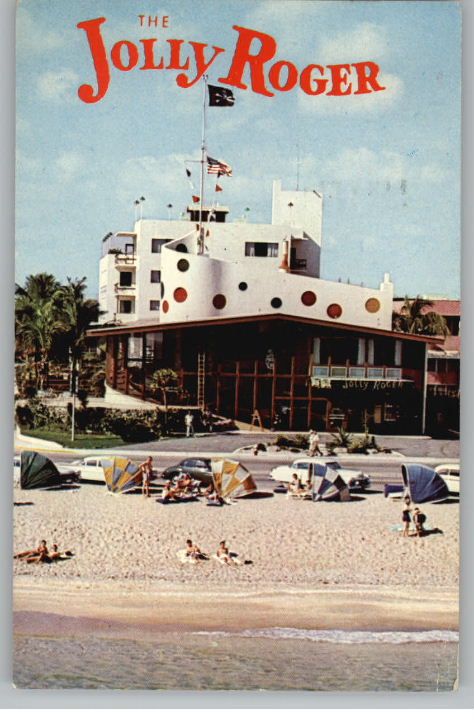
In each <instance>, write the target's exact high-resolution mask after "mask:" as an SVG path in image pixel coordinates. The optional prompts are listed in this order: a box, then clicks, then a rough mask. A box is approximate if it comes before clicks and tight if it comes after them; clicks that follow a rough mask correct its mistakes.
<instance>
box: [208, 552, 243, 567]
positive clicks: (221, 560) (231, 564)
mask: <svg viewBox="0 0 474 720" xmlns="http://www.w3.org/2000/svg"><path fill="white" fill-rule="evenodd" d="M211 557H212V559H213V560H216V561H217V562H218V563H220V564H221V565H227V566H228V567H237V566H238V565H243V564H244V563H243V562H242V560H240V559H239V558H238V556H237V555H235V553H231V555H230V557H229V558H228V560H229V561H230V562H226V560H225V559H224V558H223V557H219V555H217V554H214V555H211Z"/></svg>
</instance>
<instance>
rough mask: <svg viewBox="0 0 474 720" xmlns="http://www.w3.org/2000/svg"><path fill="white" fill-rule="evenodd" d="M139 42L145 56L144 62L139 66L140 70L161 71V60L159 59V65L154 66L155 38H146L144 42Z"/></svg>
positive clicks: (162, 66)
mask: <svg viewBox="0 0 474 720" xmlns="http://www.w3.org/2000/svg"><path fill="white" fill-rule="evenodd" d="M140 42H141V44H142V45H143V52H144V55H145V62H144V64H143V65H142V66H141V68H140V70H163V68H164V65H163V58H161V60H160V64H159V65H155V43H156V38H147V39H146V40H140Z"/></svg>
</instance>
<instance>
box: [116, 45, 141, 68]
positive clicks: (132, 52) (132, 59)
mask: <svg viewBox="0 0 474 720" xmlns="http://www.w3.org/2000/svg"><path fill="white" fill-rule="evenodd" d="M124 47H125V48H127V55H128V65H125V64H124V63H123V62H122V48H124ZM110 58H111V60H112V63H113V64H114V67H116V68H117V70H122V71H123V72H128V71H129V70H133V68H134V67H135V65H137V63H138V59H139V55H138V48H137V46H136V45H134V44H133V43H132V42H130V40H119V41H118V42H116V43H115V45H114V46H113V48H112V50H111V51H110Z"/></svg>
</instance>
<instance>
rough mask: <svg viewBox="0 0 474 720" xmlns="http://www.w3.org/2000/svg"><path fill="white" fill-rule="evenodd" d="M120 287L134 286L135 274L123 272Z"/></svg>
mask: <svg viewBox="0 0 474 720" xmlns="http://www.w3.org/2000/svg"><path fill="white" fill-rule="evenodd" d="M119 285H120V286H121V287H131V286H132V285H133V273H131V272H129V271H127V272H125V271H124V272H121V273H120V282H119Z"/></svg>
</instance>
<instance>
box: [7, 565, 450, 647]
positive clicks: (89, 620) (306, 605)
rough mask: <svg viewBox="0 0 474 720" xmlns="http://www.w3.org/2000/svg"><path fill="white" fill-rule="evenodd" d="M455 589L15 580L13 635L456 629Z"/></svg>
mask: <svg viewBox="0 0 474 720" xmlns="http://www.w3.org/2000/svg"><path fill="white" fill-rule="evenodd" d="M458 615H459V608H458V595H457V588H449V587H446V588H436V589H434V588H432V587H426V588H420V587H417V588H408V589H407V588H400V587H399V586H395V587H391V586H382V587H376V588H374V587H367V586H346V587H338V588H337V589H335V588H320V589H319V588H318V589H314V588H302V587H285V588H278V587H265V588H261V589H259V590H258V591H251V590H249V589H248V588H244V589H242V590H240V589H239V588H237V587H236V588H235V590H234V591H233V592H229V591H228V589H227V590H226V588H225V587H222V588H213V589H212V592H203V591H202V589H199V588H198V587H195V586H187V588H186V589H184V588H181V587H176V586H174V585H167V586H166V587H162V586H152V587H150V586H147V587H140V588H139V587H137V585H136V584H134V585H133V586H132V585H129V584H123V583H114V582H98V583H93V584H91V583H77V582H75V581H72V580H71V581H66V582H65V581H49V582H44V581H42V582H40V583H39V584H38V583H37V582H31V580H28V581H26V582H25V580H24V579H23V578H22V579H20V578H16V579H15V593H14V623H13V627H14V634H15V635H17V636H25V635H47V636H53V637H64V636H68V635H80V634H87V635H90V634H95V635H104V634H105V635H112V636H115V637H134V638H139V639H144V638H150V637H152V636H153V635H158V634H162V633H172V632H174V633H176V632H180V633H185V632H194V631H197V630H199V631H229V632H240V631H243V630H251V629H262V628H275V627H291V628H297V629H304V630H336V629H337V630H366V631H367V630H370V631H374V632H377V631H407V632H415V631H422V630H454V631H457V630H458V622H459V620H458Z"/></svg>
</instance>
